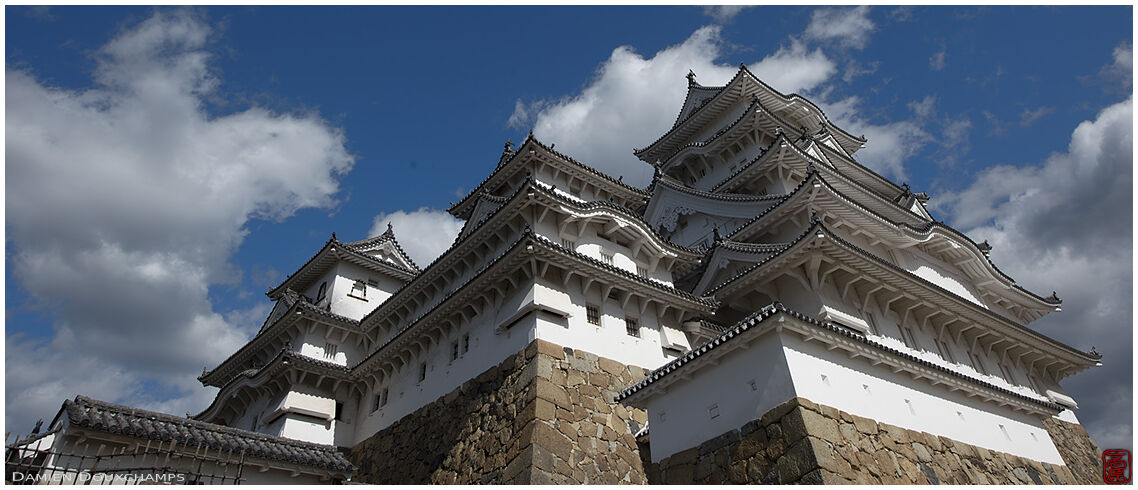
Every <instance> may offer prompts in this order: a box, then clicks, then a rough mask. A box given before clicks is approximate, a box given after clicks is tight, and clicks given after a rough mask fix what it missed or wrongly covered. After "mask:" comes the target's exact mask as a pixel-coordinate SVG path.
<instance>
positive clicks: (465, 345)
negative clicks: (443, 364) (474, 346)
mask: <svg viewBox="0 0 1138 490" xmlns="http://www.w3.org/2000/svg"><path fill="white" fill-rule="evenodd" d="M467 352H470V334H466V335H463V336H462V353H463V354H466V353H467Z"/></svg>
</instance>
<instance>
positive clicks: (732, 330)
mask: <svg viewBox="0 0 1138 490" xmlns="http://www.w3.org/2000/svg"><path fill="white" fill-rule="evenodd" d="M778 313H784V314H786V315H789V316H791V317H794V318H796V319H798V320H801V321H802V322H804V323H806V324H808V325H812V326H814V327H817V328H822V329H825V330H829V331H830V332H833V333H836V334H839V335H842V336H844V337H847V338H849V339H852V340H854V341H856V342H858V343H861V344H862V345H866V346H869V347H872V348H874V349H877V350H879V351H882V352H885V353H888V354H892V355H894V356H897V357H900V358H902V359H905V360H907V361H910V362H914V363H917V364H920V365H922V366H923V367H925V368H929V369H933V370H936V371H940V372H942V373H945V374H948V375H950V376H953V377H955V378H958V379H961V380H964V381H968V382H970V383H972V384H976V385H979V386H982V387H984V388H987V389H989V390H993V391H997V392H999V393H1002V394H1004V395H1007V396H1011V397H1014V398H1018V399H1020V400H1023V401H1027V402H1030V403H1034V404H1036V405H1040V406H1043V407H1046V408H1049V409H1051V410H1055V411H1060V410H1062V409H1063V407H1061V406H1059V405H1058V404H1056V403H1054V402H1051V401H1044V400H1040V399H1037V398H1033V397H1030V396H1027V395H1023V394H1021V393H1017V392H1014V391H1012V390H1009V389H1006V388H1002V387H999V386H996V385H994V384H992V383H989V382H987V381H984V380H981V379H977V378H974V377H972V376H969V375H966V374H963V373H960V372H958V371H956V370H953V369H949V368H947V367H944V366H941V365H939V364H936V363H933V362H929V361H926V360H924V359H921V358H919V357H917V356H914V355H912V354H909V353H906V352H901V351H899V350H897V349H894V348H892V347H889V346H886V345H883V344H880V343H878V342H875V341H873V340H870V339H869V338H867V337H866V336H865V335H862V334H860V333H857V332H855V331H853V330H850V329H848V328H845V327H841V326H838V325H834V324H833V323H829V322H822V321H818V320H816V319H814V318H812V317H809V316H806V315H804V314H802V313H799V312H797V311H794V310H791V309H789V308H787V307H785V306H783V304H782V303H778V302H776V303H773V304H770V305H767V306H764V307H763V308H762V309H761V310H759V311H757V312H755V313H753V314H752V315H751V316H748V317H747V318H745V319H743V320H741V321H739V322H738V323H736V324H735V325H732V326H731V327H728V328H727V329H726V330H725V331H724V332H723V333H722V334H720V335H719V336H718V337H715V338H713V339H711V340H709V341H707V342H706V343H704V344H703V345H701V346H699V347H696V348H695V349H692V350H691V351H689V352H688V353H687V354H685V355H684V356H683V357H680V358H678V359H675V360H673V361H672V362H669V363H667V364H665V365H663V366H661V367H660V368H659V369H656V370H655V371H652V373H651V374H649V375H648V376H646V377H645V378H644V379H642V380H640V381H638V382H637V383H635V384H633V385H631V386H629V387H627V388H625V389H624V390H622V391H621V392H620V394H619V395H617V397H616V400H615V401H618V402H619V401H621V400H624V399H626V398H628V397H630V396H632V395H633V394H635V393H636V392H638V391H640V390H642V389H644V388H647V387H648V385H651V384H652V383H655V382H656V381H658V380H660V379H662V378H664V377H665V376H668V375H669V374H672V373H673V372H676V371H677V370H679V369H682V368H683V366H684V365H686V364H688V363H690V362H692V361H694V360H695V359H697V358H699V357H702V356H704V355H706V354H707V353H708V352H711V351H712V350H715V349H716V348H718V347H719V346H721V345H723V344H725V343H727V342H730V341H731V339H734V338H735V337H738V336H740V335H742V334H743V332H746V331H747V330H750V329H751V328H753V327H755V326H758V325H761V324H762V323H763V322H764V321H766V320H767V319H768V318H771V317H772V316H774V315H775V314H778Z"/></svg>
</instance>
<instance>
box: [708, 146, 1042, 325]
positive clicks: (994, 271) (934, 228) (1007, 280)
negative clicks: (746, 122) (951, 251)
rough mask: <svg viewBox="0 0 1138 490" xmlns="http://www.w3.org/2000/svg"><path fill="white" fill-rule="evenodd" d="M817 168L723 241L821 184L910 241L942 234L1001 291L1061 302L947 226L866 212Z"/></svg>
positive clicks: (1039, 299) (866, 210)
mask: <svg viewBox="0 0 1138 490" xmlns="http://www.w3.org/2000/svg"><path fill="white" fill-rule="evenodd" d="M817 168H818V167H813V168H812V169H811V168H808V169H807V176H806V178H805V179H803V180H802V183H801V184H799V185H798V187H797V188H795V189H794V190H793V191H791V192H790V194H788V195H786V197H785V199H783V200H780V201H779V202H778V203H776V204H774V205H773V206H771V207H770V208H768V209H766V210H764V211H763V212H762V213H760V214H759V215H758V216H755V217H754V218H753V219H751V220H750V221H748V222H746V223H743V224H742V225H740V226H739V227H738V228H736V229H735V230H733V231H731V232H730V233H727V235H726V237H728V238H730V237H733V236H735V235H736V234H738V233H740V232H742V231H743V230H744V229H747V228H750V227H753V226H755V225H756V224H758V223H759V222H761V221H762V220H763V218H765V217H766V216H768V215H770V213H773V212H775V211H777V210H779V209H781V208H782V207H783V206H784V205H787V203H788V202H790V201H793V200H794V199H795V198H796V197H798V196H802V195H805V192H806V188H807V184H808V183H810V182H814V181H818V182H820V183H821V184H822V187H823V188H825V189H827V191H828V192H831V193H832V194H833V195H834V196H835V197H836V198H838V199H841V200H843V201H846V202H849V203H851V204H853V205H854V207H856V208H857V209H860V210H862V211H863V212H865V213H868V214H869V215H871V216H872V217H874V218H875V219H877V220H879V221H882V222H884V223H886V224H889V225H891V226H893V227H895V228H897V229H898V230H901V231H902V232H904V233H906V234H909V235H910V238H913V239H921V238H924V239H927V238H929V237H931V236H933V235H934V234H935V233H937V232H942V233H944V234H942V236H944V237H945V239H947V240H950V241H952V242H954V243H958V244H961V245H963V246H964V248H965V249H967V250H968V251H969V252H970V253H971V254H972V256H973V258H975V259H976V260H977V261H979V262H981V263H982V264H984V270H986V271H988V273H989V276H990V277H991V278H992V279H995V280H997V281H1000V282H1001V283H1002V284H1003V285H1004V286H1005V287H1008V288H1011V289H1013V290H1016V291H1019V292H1021V293H1023V295H1024V296H1025V297H1026V298H1027V299H1030V300H1032V301H1034V302H1036V303H1037V305H1040V306H1037V307H1046V308H1055V307H1058V306H1059V305H1060V304H1062V300H1058V298H1056V300H1051V299H1050V298H1044V297H1042V296H1039V295H1038V294H1035V293H1033V292H1031V291H1029V290H1027V289H1026V288H1024V287H1023V286H1020V285H1019V284H1018V283H1016V281H1015V279H1013V278H1012V277H1011V276H1009V275H1007V274H1005V273H1004V272H1003V271H1002V270H1000V268H999V267H996V264H995V263H994V262H992V260H991V258H989V257H988V256H987V255H985V254H984V252H983V251H982V250H980V246H979V245H978V244H977V243H976V242H975V241H973V240H972V239H971V238H969V237H968V236H967V235H965V234H963V233H961V232H960V231H958V230H957V229H955V228H953V227H951V226H948V225H946V224H944V223H941V222H939V221H927V222H925V224H924V225H923V226H914V225H911V224H909V223H905V222H901V221H895V220H893V219H891V218H889V217H887V216H885V215H883V214H881V213H878V212H877V211H874V210H873V209H870V208H869V207H866V206H864V205H862V204H861V203H860V202H858V201H857V200H855V199H853V198H851V197H850V196H847V195H846V194H845V193H843V192H842V191H839V190H837V189H836V188H834V187H833V185H831V184H830V183H829V181H827V180H826V179H825V178H824V177H822V175H821V174H819V173H818V170H817ZM872 195H873V196H875V197H879V198H880V197H881V196H880V195H876V194H872ZM884 202H890V203H891V202H892V201H888V200H886V201H884ZM902 209H903V208H902ZM912 234H918V235H922V236H913V235H912Z"/></svg>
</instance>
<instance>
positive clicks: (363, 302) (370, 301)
mask: <svg viewBox="0 0 1138 490" xmlns="http://www.w3.org/2000/svg"><path fill="white" fill-rule="evenodd" d="M334 271H335V274H336V279H335V286H334V287H333V289H334V290H335V293H334V294H333V295H332V310H331V311H332V313H335V314H337V315H341V316H346V317H348V318H351V319H353V320H359V319H361V318H363V317H364V316H366V315H367V314H368V313H371V312H372V310H374V309H375V308H376V307H377V306H379V305H380V304H381V303H383V302H384V301H386V300H387V298H390V297H391V294H392V293H394V292H395V291H397V290H398V289H399V288H400V287H401V286H402V283H401V282H399V281H397V280H395V279H393V278H391V277H390V276H388V275H386V274H381V273H378V272H374V271H370V270H367V269H365V268H363V267H360V266H358V265H355V264H351V263H348V262H340V263H339V264H337V265H336V267H335V269H334ZM357 280H362V281H364V284H365V285H366V286H365V287H366V288H367V294H366V295H365V297H364V299H360V298H359V297H357V296H355V295H351V294H350V293H351V292H352V285H353V284H355V282H356V281H357ZM369 280H374V281H376V283H377V286H372V285H370V284H368V282H369ZM312 297H313V298H315V296H312Z"/></svg>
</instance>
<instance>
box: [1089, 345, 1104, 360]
mask: <svg viewBox="0 0 1138 490" xmlns="http://www.w3.org/2000/svg"><path fill="white" fill-rule="evenodd" d="M1087 354H1090V355H1091V357H1102V354H1099V353H1098V351H1097V350H1095V346H1093V345H1092V346H1091V351H1090V352H1087Z"/></svg>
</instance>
